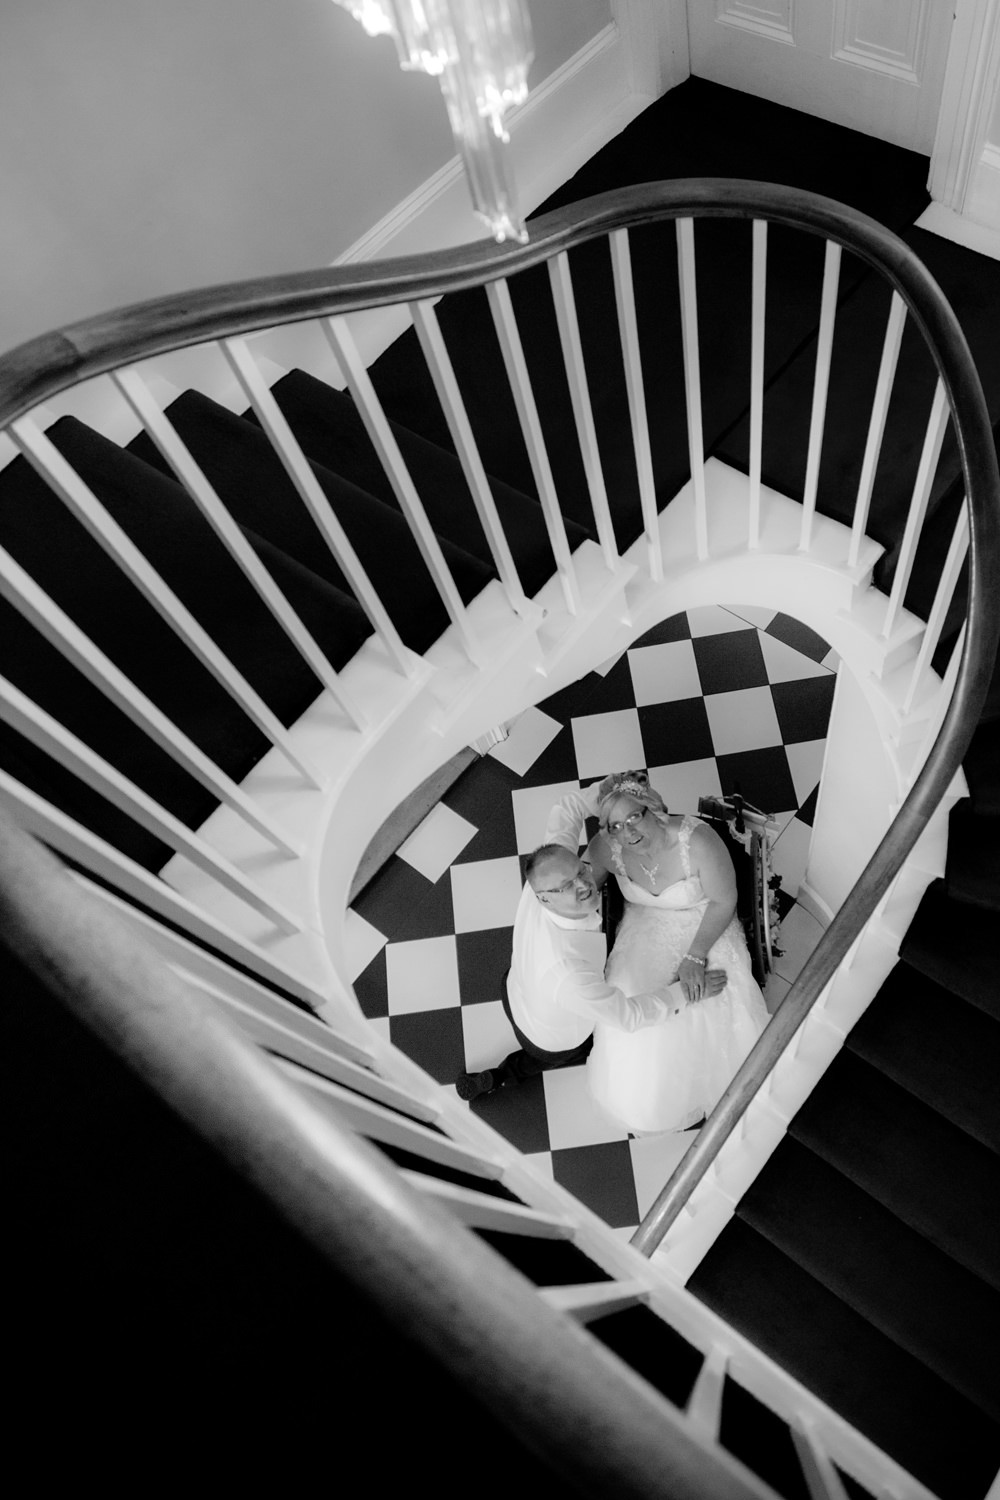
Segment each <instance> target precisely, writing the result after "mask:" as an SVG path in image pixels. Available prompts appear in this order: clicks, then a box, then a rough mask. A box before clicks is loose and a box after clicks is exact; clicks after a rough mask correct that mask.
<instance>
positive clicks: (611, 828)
mask: <svg viewBox="0 0 1000 1500" xmlns="http://www.w3.org/2000/svg"><path fill="white" fill-rule="evenodd" d="M647 811H648V809H647V808H645V807H640V808H639V810H638V811H637V812H630V813H629V814H628V816H627V817H625V818H622V819H621V821H620V822H618V821H616V822H614V823H609V824H608V832H609V833H621V832H622V831H623V830H624V829H626V828H634V827H635V826H636V824H637V823H641V822H642V820H643V818H644V817H645V816H646V813H647Z"/></svg>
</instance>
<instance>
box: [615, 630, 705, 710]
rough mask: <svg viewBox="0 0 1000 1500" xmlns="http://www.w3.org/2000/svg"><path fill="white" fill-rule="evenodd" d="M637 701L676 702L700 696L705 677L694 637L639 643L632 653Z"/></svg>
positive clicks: (631, 659)
mask: <svg viewBox="0 0 1000 1500" xmlns="http://www.w3.org/2000/svg"><path fill="white" fill-rule="evenodd" d="M628 663H629V669H630V671H631V673H632V686H633V688H634V690H635V701H636V703H637V704H638V705H639V707H640V708H643V707H645V705H646V704H647V703H675V702H677V700H678V699H680V698H700V697H701V678H700V677H699V676H698V663H697V661H696V660H695V655H694V646H693V645H692V643H691V642H690V641H666V642H664V643H663V644H662V645H660V646H636V647H634V648H633V650H631V651H630V652H629V654H628Z"/></svg>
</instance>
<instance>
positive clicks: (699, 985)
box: [677, 959, 729, 1005]
mask: <svg viewBox="0 0 1000 1500" xmlns="http://www.w3.org/2000/svg"><path fill="white" fill-rule="evenodd" d="M677 978H678V979H679V980H680V984H681V988H682V989H683V991H684V997H685V999H686V1000H687V1002H688V1004H689V1005H690V1004H693V1003H694V1002H695V1001H696V1000H704V999H705V997H706V996H711V995H718V994H720V993H721V992H722V991H723V990H724V989H725V988H726V985H727V983H728V981H729V976H728V974H727V973H726V971H725V969H703V968H702V966H701V964H696V963H692V961H691V960H690V959H684V960H682V962H681V966H680V968H679V969H678V970H677Z"/></svg>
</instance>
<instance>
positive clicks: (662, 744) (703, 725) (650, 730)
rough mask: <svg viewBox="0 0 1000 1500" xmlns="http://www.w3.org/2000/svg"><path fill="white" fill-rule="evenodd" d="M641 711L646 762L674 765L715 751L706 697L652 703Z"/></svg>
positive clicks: (704, 756) (640, 723)
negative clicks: (709, 725)
mask: <svg viewBox="0 0 1000 1500" xmlns="http://www.w3.org/2000/svg"><path fill="white" fill-rule="evenodd" d="M638 712H639V728H640V729H641V731H642V744H643V748H644V750H645V752H646V765H647V766H672V765H676V764H678V763H679V762H681V761H686V760H705V759H707V758H708V757H710V756H712V755H714V754H715V749H714V747H713V745H712V732H711V730H710V729H709V727H708V714H707V713H706V711H705V700H704V699H703V698H680V699H678V700H677V702H675V703H650V704H647V705H646V706H645V707H644V708H640V709H639V711H638Z"/></svg>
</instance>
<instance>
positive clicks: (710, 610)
mask: <svg viewBox="0 0 1000 1500" xmlns="http://www.w3.org/2000/svg"><path fill="white" fill-rule="evenodd" d="M687 617H688V625H689V627H690V629H691V634H692V635H693V636H700V635H725V634H727V633H728V632H729V631H730V630H745V629H746V625H745V623H744V621H743V620H742V618H741V617H740V616H739V615H737V614H735V613H734V612H733V611H731V610H728V609H723V608H722V606H721V604H700V605H699V606H698V607H697V609H689V610H688V612H687Z"/></svg>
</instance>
